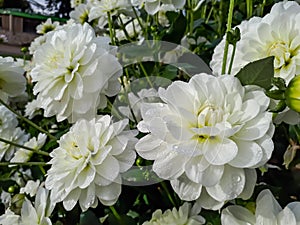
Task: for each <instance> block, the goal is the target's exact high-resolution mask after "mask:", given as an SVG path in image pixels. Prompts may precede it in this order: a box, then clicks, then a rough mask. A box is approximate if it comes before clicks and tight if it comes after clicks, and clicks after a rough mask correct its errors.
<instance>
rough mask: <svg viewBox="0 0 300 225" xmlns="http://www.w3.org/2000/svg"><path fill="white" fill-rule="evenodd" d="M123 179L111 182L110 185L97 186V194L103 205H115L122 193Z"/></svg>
mask: <svg viewBox="0 0 300 225" xmlns="http://www.w3.org/2000/svg"><path fill="white" fill-rule="evenodd" d="M120 182H121V180H120V179H118V180H117V181H116V182H113V183H111V184H110V185H108V186H103V187H101V186H98V187H97V188H96V195H97V197H98V198H99V200H100V202H101V203H102V204H103V205H107V206H109V205H113V204H114V203H115V202H116V201H117V200H118V197H119V195H120V194H121V184H120Z"/></svg>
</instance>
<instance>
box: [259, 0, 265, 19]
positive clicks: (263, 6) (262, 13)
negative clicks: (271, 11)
mask: <svg viewBox="0 0 300 225" xmlns="http://www.w3.org/2000/svg"><path fill="white" fill-rule="evenodd" d="M265 5H266V0H264V1H263V3H262V5H261V10H260V16H261V17H262V16H263V15H264V9H265Z"/></svg>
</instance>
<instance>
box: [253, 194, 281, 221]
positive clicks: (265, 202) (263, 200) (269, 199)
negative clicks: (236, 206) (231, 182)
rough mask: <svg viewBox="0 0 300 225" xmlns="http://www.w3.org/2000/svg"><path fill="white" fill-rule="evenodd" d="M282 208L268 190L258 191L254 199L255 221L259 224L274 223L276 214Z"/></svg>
mask: <svg viewBox="0 0 300 225" xmlns="http://www.w3.org/2000/svg"><path fill="white" fill-rule="evenodd" d="M281 210H282V208H281V206H280V205H279V204H278V202H277V201H276V199H275V198H274V196H273V194H272V193H271V191H270V190H268V189H266V190H263V191H262V192H260V193H259V195H258V197H257V199H256V213H255V216H256V222H257V223H259V222H260V223H261V224H270V225H271V224H272V223H273V224H274V222H275V221H276V215H277V214H278V213H279V212H280V211H281Z"/></svg>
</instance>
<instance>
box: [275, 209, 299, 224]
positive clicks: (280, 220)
mask: <svg viewBox="0 0 300 225" xmlns="http://www.w3.org/2000/svg"><path fill="white" fill-rule="evenodd" d="M277 224H278V225H287V224H288V225H297V222H296V218H295V215H294V213H293V212H292V211H291V210H290V209H289V208H288V207H285V208H284V209H283V210H282V211H281V212H280V213H279V214H278V216H277Z"/></svg>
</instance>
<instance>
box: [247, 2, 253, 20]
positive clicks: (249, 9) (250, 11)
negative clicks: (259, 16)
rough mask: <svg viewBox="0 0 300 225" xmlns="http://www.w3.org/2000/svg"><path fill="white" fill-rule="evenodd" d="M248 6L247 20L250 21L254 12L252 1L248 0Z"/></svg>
mask: <svg viewBox="0 0 300 225" xmlns="http://www.w3.org/2000/svg"><path fill="white" fill-rule="evenodd" d="M246 6H247V18H248V19H249V18H250V17H251V16H252V12H253V2H252V0H246Z"/></svg>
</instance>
